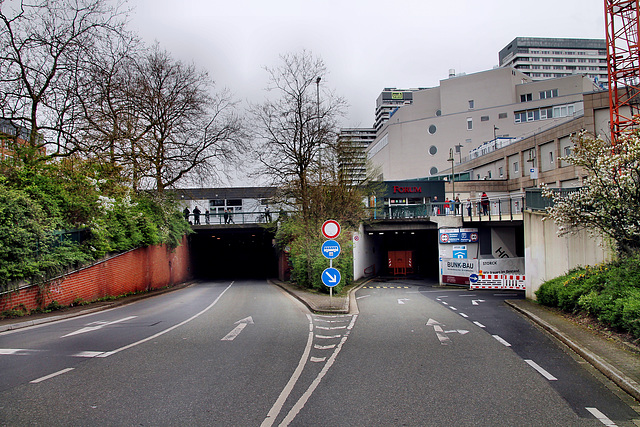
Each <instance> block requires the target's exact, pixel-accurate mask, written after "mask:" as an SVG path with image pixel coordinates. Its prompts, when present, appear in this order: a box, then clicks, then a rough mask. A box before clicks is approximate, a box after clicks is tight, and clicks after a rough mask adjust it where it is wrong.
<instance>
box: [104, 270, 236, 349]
mask: <svg viewBox="0 0 640 427" xmlns="http://www.w3.org/2000/svg"><path fill="white" fill-rule="evenodd" d="M233 283H234V282H231V283H230V284H229V286H227V287H226V288H225V289H224V291H222V292H221V293H220V295H218V297H217V298H216V299H215V300H214V301H213V302H212V303H211V304H209V305H208V306H207V307H205V308H204V309H203V310H201V311H200V312H198V313H196V314H194V315H193V316H191V317H190V318H188V319H187V320H183V321H182V322H180V323H178V324H177V325H173V326H171V327H170V328H167V329H165V330H164V331H160V332H158V333H157V334H153V335H151V336H148V337H147V338H143V339H141V340H139V341H136V342H133V343H131V344H127V345H125V346H123V347H120V348H118V349H115V350H113V351H106V352H104V353H102V354H101V355H99V356H97V357H109V356H112V355H114V354H116V353H120V352H121V351H123V350H128V349H130V348H132V347H136V346H138V345H140V344H143V343H145V342H147V341H151V340H153V339H156V338H158V337H159V336H162V335H164V334H166V333H167V332H171V331H173V330H174V329H177V328H179V327H180V326H182V325H186V324H187V323H189V322H191V321H192V320H194V319H196V318H198V317H200V316H202V315H203V314H204V313H206V312H207V311H209V310H210V309H211V308H212V307H213V306H214V305H216V303H217V302H218V301H220V298H222V296H223V295H224V294H225V292H227V291H228V290H229V288H230V287H231V286H233Z"/></svg>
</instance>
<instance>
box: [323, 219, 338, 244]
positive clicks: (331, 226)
mask: <svg viewBox="0 0 640 427" xmlns="http://www.w3.org/2000/svg"><path fill="white" fill-rule="evenodd" d="M322 235H323V236H324V237H326V238H327V239H335V238H336V237H338V236H339V235H340V224H338V221H336V220H334V219H328V220H326V221H325V222H324V223H323V224H322Z"/></svg>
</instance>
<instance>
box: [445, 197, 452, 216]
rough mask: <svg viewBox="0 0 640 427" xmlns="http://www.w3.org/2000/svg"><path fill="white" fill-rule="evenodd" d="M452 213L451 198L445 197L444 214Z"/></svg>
mask: <svg viewBox="0 0 640 427" xmlns="http://www.w3.org/2000/svg"><path fill="white" fill-rule="evenodd" d="M450 213H451V200H449V198H448V197H445V198H444V214H445V215H447V216H449V214H450Z"/></svg>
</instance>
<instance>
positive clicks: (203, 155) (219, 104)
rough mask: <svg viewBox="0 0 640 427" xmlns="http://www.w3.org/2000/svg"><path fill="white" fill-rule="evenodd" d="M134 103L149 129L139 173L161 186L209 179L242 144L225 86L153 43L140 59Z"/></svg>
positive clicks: (160, 188)
mask: <svg viewBox="0 0 640 427" xmlns="http://www.w3.org/2000/svg"><path fill="white" fill-rule="evenodd" d="M135 78H136V80H135V81H134V85H135V88H134V89H135V93H136V97H135V98H134V99H135V106H136V108H137V109H138V114H140V118H141V120H142V121H143V122H144V123H145V124H146V125H148V126H149V132H147V133H146V134H145V136H144V137H143V138H142V139H141V140H140V141H139V142H137V144H136V145H137V150H138V152H137V153H132V156H135V158H136V161H140V162H142V163H144V164H145V165H146V166H147V168H145V169H144V170H142V169H141V171H140V173H141V178H142V179H147V180H148V181H149V180H150V181H151V183H152V186H153V187H154V188H155V189H156V190H157V191H159V192H162V191H164V189H165V188H169V187H173V186H175V185H176V184H177V183H178V182H179V181H181V180H183V179H185V178H189V177H190V178H191V180H192V181H193V180H196V181H197V180H199V179H200V180H211V179H215V178H216V177H217V173H218V171H220V170H222V168H224V167H225V165H226V164H228V163H229V162H231V161H233V160H234V159H235V158H236V155H237V154H238V153H240V152H242V150H243V149H244V144H245V132H244V125H243V121H242V120H241V118H240V116H239V115H238V114H237V112H236V109H235V102H234V101H233V99H232V97H231V95H230V93H229V92H228V91H227V90H223V91H219V92H213V91H212V89H213V82H212V81H211V80H210V79H209V77H208V74H207V73H206V72H204V71H198V70H196V68H195V66H193V65H185V64H183V63H182V62H179V61H175V60H173V59H172V58H171V56H170V55H169V54H168V53H167V52H164V51H161V50H160V49H159V48H158V46H155V47H154V48H153V49H152V50H151V51H150V53H148V54H147V55H146V56H145V57H144V58H143V59H142V60H141V61H140V63H139V64H138V67H137V70H136V75H135Z"/></svg>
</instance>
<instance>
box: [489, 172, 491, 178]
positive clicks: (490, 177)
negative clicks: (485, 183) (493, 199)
mask: <svg viewBox="0 0 640 427" xmlns="http://www.w3.org/2000/svg"><path fill="white" fill-rule="evenodd" d="M489 179H491V171H489Z"/></svg>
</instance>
